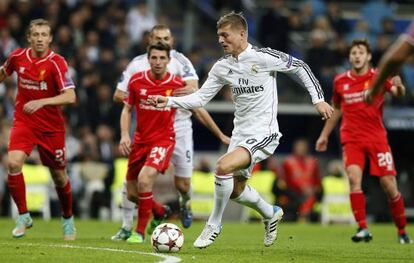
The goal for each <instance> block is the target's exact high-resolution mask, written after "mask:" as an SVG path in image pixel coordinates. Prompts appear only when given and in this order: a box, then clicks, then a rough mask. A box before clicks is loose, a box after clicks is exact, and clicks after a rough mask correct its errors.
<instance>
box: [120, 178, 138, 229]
mask: <svg viewBox="0 0 414 263" xmlns="http://www.w3.org/2000/svg"><path fill="white" fill-rule="evenodd" d="M126 192H127V191H126V183H124V188H123V189H122V203H121V213H122V228H123V229H125V230H128V231H131V229H132V225H133V223H134V213H135V212H136V211H137V209H136V206H137V205H136V204H135V203H134V202H131V201H129V200H128V198H127V193H126Z"/></svg>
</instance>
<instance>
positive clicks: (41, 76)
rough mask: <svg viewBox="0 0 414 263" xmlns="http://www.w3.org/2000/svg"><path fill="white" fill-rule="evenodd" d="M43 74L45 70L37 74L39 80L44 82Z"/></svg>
mask: <svg viewBox="0 0 414 263" xmlns="http://www.w3.org/2000/svg"><path fill="white" fill-rule="evenodd" d="M45 73H46V70H44V69H42V70H41V71H40V72H39V80H44V79H45Z"/></svg>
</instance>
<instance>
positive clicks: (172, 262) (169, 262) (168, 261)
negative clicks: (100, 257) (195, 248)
mask: <svg viewBox="0 0 414 263" xmlns="http://www.w3.org/2000/svg"><path fill="white" fill-rule="evenodd" d="M0 244H2V245H20V246H32V247H39V246H43V247H55V248H73V249H86V250H100V251H110V252H119V253H131V254H141V255H150V256H156V257H161V258H163V259H164V260H162V261H159V263H176V262H181V258H179V257H174V256H167V255H163V254H159V253H149V252H141V251H137V250H124V249H117V248H109V247H82V246H76V245H46V244H33V243H0Z"/></svg>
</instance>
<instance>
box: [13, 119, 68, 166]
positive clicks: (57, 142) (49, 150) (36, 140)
mask: <svg viewBox="0 0 414 263" xmlns="http://www.w3.org/2000/svg"><path fill="white" fill-rule="evenodd" d="M35 146H37V149H38V151H39V155H40V159H41V160H42V163H43V165H44V166H47V167H50V168H52V169H65V167H66V152H65V132H50V133H47V132H38V131H34V130H33V129H32V128H29V127H25V126H18V127H16V126H13V127H12V129H11V131H10V139H9V146H8V151H15V150H18V151H23V152H25V153H26V154H27V155H30V153H31V152H32V151H33V148H34V147H35Z"/></svg>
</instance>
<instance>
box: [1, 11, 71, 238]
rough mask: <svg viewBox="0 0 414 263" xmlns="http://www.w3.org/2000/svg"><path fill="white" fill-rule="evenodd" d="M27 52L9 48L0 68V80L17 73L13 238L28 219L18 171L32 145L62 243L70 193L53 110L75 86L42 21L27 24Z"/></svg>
mask: <svg viewBox="0 0 414 263" xmlns="http://www.w3.org/2000/svg"><path fill="white" fill-rule="evenodd" d="M27 40H28V42H29V44H30V47H29V48H18V49H16V50H14V51H13V52H12V53H11V54H10V55H9V57H8V58H7V60H6V62H5V63H4V64H3V66H2V67H1V70H0V81H3V80H4V79H5V78H6V77H7V76H9V75H11V74H12V73H13V72H16V73H17V87H18V92H17V97H16V109H15V112H14V120H13V126H12V128H11V131H10V139H9V146H8V186H9V191H10V195H11V196H12V198H13V200H14V202H15V203H16V205H17V208H18V211H19V216H18V218H17V224H16V227H15V228H14V229H13V232H12V234H13V237H16V238H18V237H22V236H24V235H25V232H26V229H27V228H30V227H31V226H32V224H33V221H32V219H31V217H30V214H29V211H28V210H27V206H26V190H25V183H24V177H23V174H22V167H23V164H24V162H25V160H26V158H27V157H28V156H29V155H30V153H31V152H32V150H33V148H34V147H35V146H37V148H38V150H39V154H40V158H41V160H42V163H43V165H45V166H47V167H49V170H50V173H51V175H52V178H53V181H54V183H55V186H56V191H57V194H58V197H59V201H60V205H61V208H62V224H63V238H64V240H74V239H75V235H76V230H75V226H74V222H73V214H72V191H71V186H70V182H69V179H68V176H67V174H66V171H65V167H66V154H65V128H64V119H63V115H62V111H61V109H60V107H59V106H61V105H66V104H71V103H74V102H75V100H76V94H75V90H74V88H75V86H74V84H73V81H72V80H71V78H70V76H69V72H68V67H67V64H66V61H65V59H64V58H63V57H61V56H59V55H58V54H56V53H54V52H53V51H51V50H50V48H49V46H50V43H51V42H52V32H51V26H50V24H49V22H48V21H46V20H44V19H35V20H32V21H31V23H30V25H29V28H28V31H27Z"/></svg>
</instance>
